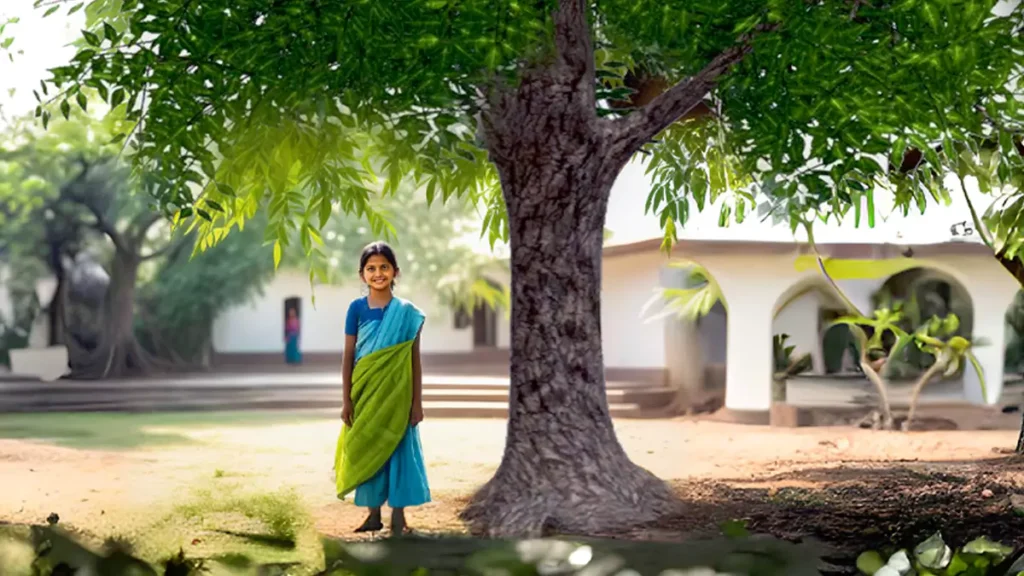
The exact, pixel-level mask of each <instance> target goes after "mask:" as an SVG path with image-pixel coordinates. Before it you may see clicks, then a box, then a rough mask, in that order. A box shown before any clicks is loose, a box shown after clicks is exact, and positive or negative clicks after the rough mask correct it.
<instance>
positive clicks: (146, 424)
mask: <svg viewBox="0 0 1024 576" xmlns="http://www.w3.org/2000/svg"><path fill="white" fill-rule="evenodd" d="M318 418H322V415H318V414H315V413H304V412H255V411H252V412H247V411H239V412H145V413H124V412H90V413H81V412H76V413H59V412H41V413H33V414H3V415H0V438H9V439H17V440H40V441H45V442H52V443H54V444H57V445H58V446H64V447H66V448H82V449H99V450H131V449H137V448H147V447H158V446H170V445H187V444H191V443H193V442H194V441H193V440H192V439H191V438H189V437H188V436H187V435H185V434H184V432H185V431H187V430H196V429H203V428H221V427H259V426H270V425H275V424H291V423H298V422H305V421H309V420H314V419H318ZM174 428H179V429H181V432H177V431H173V430H167V429H174ZM158 429H159V430H158Z"/></svg>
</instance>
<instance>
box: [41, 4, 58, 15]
mask: <svg viewBox="0 0 1024 576" xmlns="http://www.w3.org/2000/svg"><path fill="white" fill-rule="evenodd" d="M57 10H60V4H54V5H53V6H50V7H49V8H47V9H46V12H43V18H46V17H47V16H49V15H50V14H53V13H54V12H56V11H57Z"/></svg>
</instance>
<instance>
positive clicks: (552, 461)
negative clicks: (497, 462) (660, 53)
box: [462, 67, 676, 537]
mask: <svg viewBox="0 0 1024 576" xmlns="http://www.w3.org/2000/svg"><path fill="white" fill-rule="evenodd" d="M563 72H564V71H563V70H560V69H559V68H558V67H555V69H553V70H547V71H544V72H542V73H536V74H531V75H529V76H527V77H526V78H525V79H524V81H523V83H522V84H521V85H520V87H519V88H518V89H517V90H516V92H515V95H514V96H510V97H506V98H505V99H504V100H503V101H502V102H501V103H500V104H498V105H496V107H495V109H494V110H493V112H492V113H491V115H490V117H489V118H485V119H484V126H485V128H484V130H485V132H486V133H487V138H488V142H489V148H490V151H491V157H492V159H493V160H494V162H495V164H496V166H497V167H498V172H499V174H500V176H501V184H502V189H503V192H504V195H505V201H506V205H507V208H508V219H509V230H510V244H511V251H512V261H511V265H512V314H511V318H512V350H511V393H510V398H509V401H510V402H509V422H508V432H507V437H506V444H505V453H504V456H503V458H502V462H501V466H500V467H499V468H498V471H497V473H496V474H495V476H494V478H493V479H492V480H491V481H490V482H488V483H487V485H485V486H484V487H483V488H482V489H481V490H480V492H479V493H478V494H477V495H476V496H475V497H474V499H473V500H472V502H471V503H470V504H469V506H468V507H467V508H466V509H465V510H464V512H463V515H462V517H463V519H464V520H465V521H466V522H467V523H468V524H469V526H470V528H471V530H472V531H474V532H475V533H478V534H484V535H488V536H492V537H505V536H539V535H542V534H550V533H563V534H565V533H570V534H593V533H598V532H608V531H614V530H616V529H620V528H623V527H628V526H631V525H636V524H642V523H647V522H651V521H654V520H656V519H658V518H659V517H660V516H662V515H663V514H665V513H668V512H671V511H673V510H674V509H675V508H674V504H675V502H676V500H675V498H674V497H673V495H672V493H671V490H670V489H669V488H668V487H667V485H666V484H665V483H663V482H662V481H660V480H659V479H658V478H656V477H655V476H654V475H652V474H651V473H650V472H648V471H646V470H644V469H641V468H640V467H638V466H636V465H635V464H633V463H632V462H631V461H630V460H629V458H628V456H627V455H626V453H625V451H624V450H623V448H622V446H621V445H620V444H619V441H618V439H617V438H616V436H615V429H614V427H613V425H612V421H611V417H610V415H609V410H608V399H607V396H606V392H605V378H604V358H603V354H602V351H601V261H602V245H603V238H604V222H605V212H606V208H607V205H608V197H609V194H610V191H611V187H612V183H613V182H614V180H615V177H616V176H617V175H618V173H619V171H620V170H621V169H622V167H623V165H624V164H625V161H626V160H628V156H621V155H620V156H618V157H617V156H616V155H614V154H609V153H608V146H609V143H608V139H607V138H605V135H604V133H602V125H601V124H599V123H598V122H596V121H595V119H594V118H593V105H592V102H589V103H588V102H586V92H587V89H588V88H589V87H586V86H582V87H581V86H575V85H574V84H573V82H574V81H578V80H579V78H577V77H573V76H571V75H568V74H563ZM579 100H583V102H582V103H581V102H580V101H579Z"/></svg>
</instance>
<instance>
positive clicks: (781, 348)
mask: <svg viewBox="0 0 1024 576" xmlns="http://www.w3.org/2000/svg"><path fill="white" fill-rule="evenodd" d="M786 340H789V334H776V335H775V336H772V348H773V349H774V356H775V375H776V378H786V377H788V376H795V375H797V374H802V373H804V372H806V371H808V370H810V369H811V366H812V363H811V355H810V353H807V354H802V355H800V356H795V355H794V354H793V352H794V351H795V350H796V346H786Z"/></svg>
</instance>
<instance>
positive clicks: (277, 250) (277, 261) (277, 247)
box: [274, 241, 281, 270]
mask: <svg viewBox="0 0 1024 576" xmlns="http://www.w3.org/2000/svg"><path fill="white" fill-rule="evenodd" d="M280 265H281V242H280V241H278V242H274V270H277V268H278V267H279V266H280Z"/></svg>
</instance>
